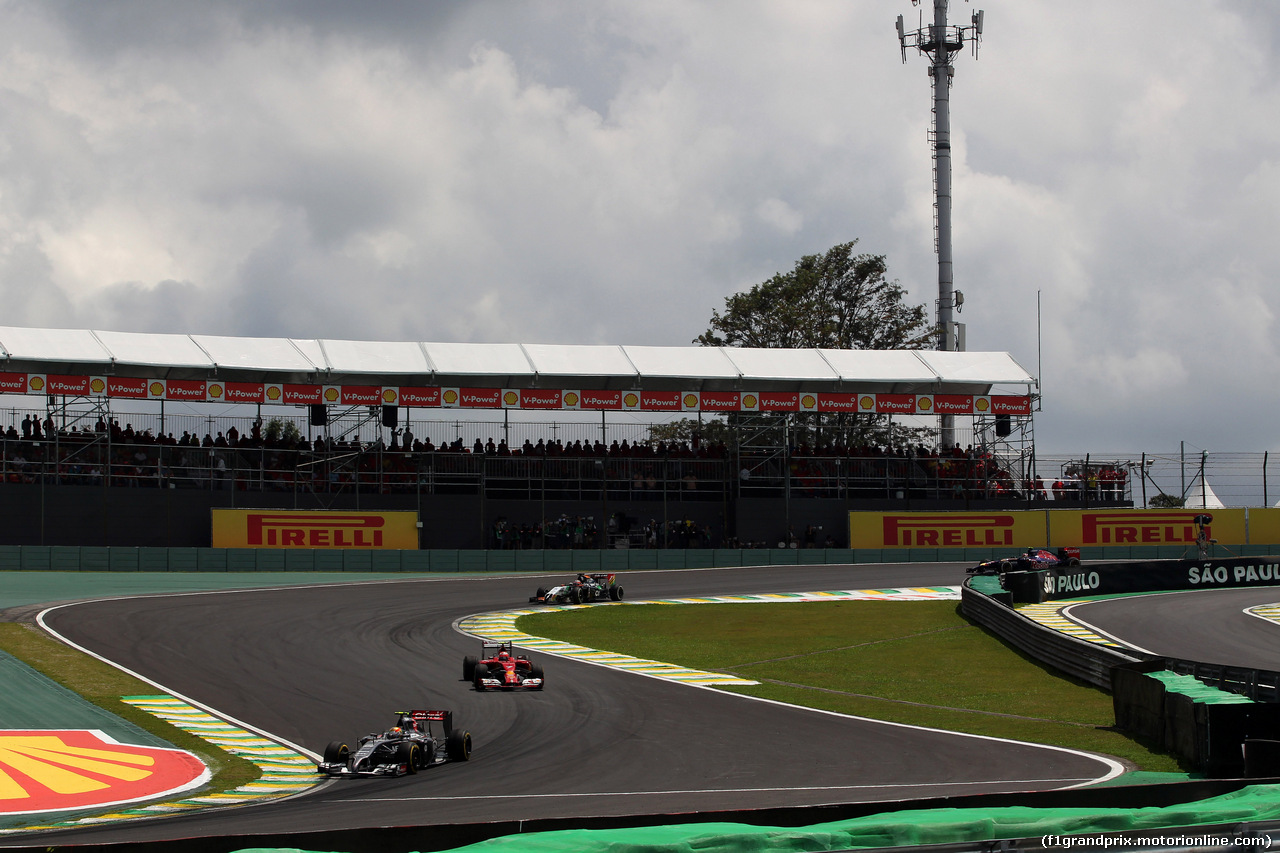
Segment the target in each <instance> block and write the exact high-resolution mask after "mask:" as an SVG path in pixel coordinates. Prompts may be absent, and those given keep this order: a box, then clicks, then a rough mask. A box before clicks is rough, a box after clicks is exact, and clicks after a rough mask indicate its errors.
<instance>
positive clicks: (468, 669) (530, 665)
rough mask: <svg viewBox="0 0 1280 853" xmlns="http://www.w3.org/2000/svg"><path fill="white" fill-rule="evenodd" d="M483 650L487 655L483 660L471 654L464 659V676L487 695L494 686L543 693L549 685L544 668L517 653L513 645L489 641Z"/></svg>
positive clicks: (484, 644)
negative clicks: (545, 686)
mask: <svg viewBox="0 0 1280 853" xmlns="http://www.w3.org/2000/svg"><path fill="white" fill-rule="evenodd" d="M482 648H483V650H484V653H483V655H482V656H481V657H479V658H475V657H472V656H471V655H467V656H466V657H464V658H463V659H462V677H463V678H464V679H465V680H467V681H470V682H472V683H473V684H475V686H476V692H478V693H483V692H484V691H485V690H488V689H489V688H491V687H492V688H495V689H496V688H504V689H507V690H511V689H514V688H516V687H526V688H528V689H529V690H541V689H542V686H543V685H544V684H545V683H546V679H545V678H543V676H542V667H540V666H538V665H537V664H535V663H534V662H533V661H531V660H529V658H528V657H527V656H525V655H517V654H515V653H514V652H513V651H512V650H511V644H510V643H492V642H487V641H486V642H484V643H483V645H482Z"/></svg>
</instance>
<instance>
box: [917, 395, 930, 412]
mask: <svg viewBox="0 0 1280 853" xmlns="http://www.w3.org/2000/svg"><path fill="white" fill-rule="evenodd" d="M916 407H917V408H919V409H920V411H922V412H927V411H930V410H931V409H932V408H933V400H932V398H930V397H920V398H918V399H917V400H916Z"/></svg>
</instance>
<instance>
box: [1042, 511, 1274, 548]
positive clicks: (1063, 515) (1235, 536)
mask: <svg viewBox="0 0 1280 853" xmlns="http://www.w3.org/2000/svg"><path fill="white" fill-rule="evenodd" d="M1252 512H1253V513H1257V512H1258V510H1253V511H1252ZM1197 515H1209V516H1210V517H1211V518H1212V521H1211V522H1210V523H1209V524H1208V525H1207V526H1206V528H1205V532H1206V533H1207V534H1208V536H1209V538H1210V539H1217V540H1218V541H1219V542H1222V543H1224V544H1233V545H1238V544H1244V543H1246V542H1251V541H1252V542H1258V541H1259V540H1258V539H1257V538H1256V536H1249V535H1247V534H1249V533H1256V531H1254V530H1249V529H1248V527H1247V525H1246V521H1245V520H1246V510H1243V509H1210V510H1203V509H1097V510H1068V509H1060V510H1054V511H1052V512H1050V513H1049V541H1050V542H1051V543H1052V544H1054V545H1079V546H1081V547H1086V548H1088V547H1095V546H1105V545H1194V544H1195V542H1196V523H1195V517H1196V516H1197Z"/></svg>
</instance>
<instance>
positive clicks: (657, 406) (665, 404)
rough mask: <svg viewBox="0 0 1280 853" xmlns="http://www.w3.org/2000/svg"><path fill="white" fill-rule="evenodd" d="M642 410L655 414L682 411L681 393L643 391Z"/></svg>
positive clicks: (641, 394)
mask: <svg viewBox="0 0 1280 853" xmlns="http://www.w3.org/2000/svg"><path fill="white" fill-rule="evenodd" d="M640 408H641V409H644V410H645V411H654V412H678V411H680V392H679V391H641V392H640Z"/></svg>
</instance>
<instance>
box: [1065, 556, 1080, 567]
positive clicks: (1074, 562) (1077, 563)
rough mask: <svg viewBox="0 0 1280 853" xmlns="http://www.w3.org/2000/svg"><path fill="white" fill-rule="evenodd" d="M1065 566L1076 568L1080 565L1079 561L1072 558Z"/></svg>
mask: <svg viewBox="0 0 1280 853" xmlns="http://www.w3.org/2000/svg"><path fill="white" fill-rule="evenodd" d="M1067 565H1068V566H1078V565H1080V561H1079V560H1077V559H1076V558H1075V557H1072V558H1071V559H1069V560H1067Z"/></svg>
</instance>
